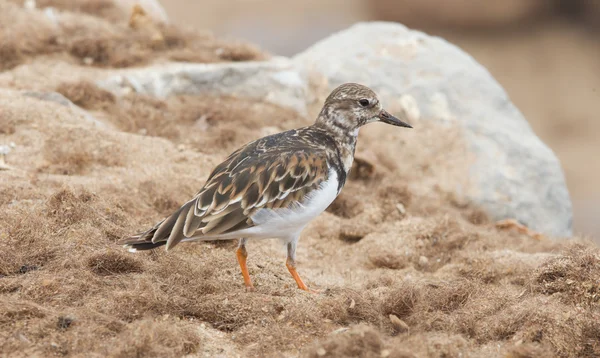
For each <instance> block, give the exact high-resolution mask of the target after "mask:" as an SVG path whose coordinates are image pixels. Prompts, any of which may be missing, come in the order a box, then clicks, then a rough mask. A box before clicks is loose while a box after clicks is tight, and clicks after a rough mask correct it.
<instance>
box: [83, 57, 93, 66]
mask: <svg viewBox="0 0 600 358" xmlns="http://www.w3.org/2000/svg"><path fill="white" fill-rule="evenodd" d="M93 63H94V59H93V58H92V57H85V58H84V59H83V64H84V65H88V66H91V65H92V64H93Z"/></svg>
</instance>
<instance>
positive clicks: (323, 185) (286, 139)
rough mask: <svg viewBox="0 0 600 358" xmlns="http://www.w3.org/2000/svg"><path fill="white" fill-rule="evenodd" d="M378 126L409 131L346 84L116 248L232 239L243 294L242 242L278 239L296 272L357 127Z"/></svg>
mask: <svg viewBox="0 0 600 358" xmlns="http://www.w3.org/2000/svg"><path fill="white" fill-rule="evenodd" d="M371 122H383V123H387V124H391V125H394V126H398V127H407V128H412V127H411V126H410V125H409V124H408V123H406V122H404V121H402V120H400V119H399V118H396V117H394V116H393V115H391V114H389V113H388V112H387V111H385V110H384V109H383V108H382V106H381V103H380V102H379V100H378V99H377V96H376V94H375V93H374V92H373V91H372V90H371V89H369V88H367V87H365V86H362V85H359V84H355V83H346V84H343V85H341V86H339V87H338V88H336V89H335V90H333V92H332V93H331V94H330V95H329V97H327V99H326V100H325V104H324V105H323V109H322V110H321V112H320V113H319V116H318V117H317V120H316V121H315V123H314V124H313V125H311V126H308V127H303V128H299V129H292V130H289V131H285V132H282V133H278V134H274V135H270V136H266V137H263V138H260V139H257V140H255V141H253V142H250V143H248V144H246V145H245V146H243V147H241V148H239V149H238V150H236V151H235V152H233V153H232V154H231V155H229V157H227V159H225V161H224V162H222V163H221V164H219V165H218V166H217V167H216V168H214V170H213V171H212V173H211V174H210V176H209V177H208V179H207V181H206V183H205V184H204V186H203V187H202V189H200V191H199V192H198V193H197V194H196V195H195V196H194V197H193V198H192V199H191V200H190V201H188V202H187V203H185V204H183V205H182V206H181V207H180V208H179V209H177V210H176V211H175V212H174V213H173V214H172V215H170V216H169V217H167V218H165V219H164V220H162V221H161V222H159V223H158V224H156V225H155V226H154V227H152V228H151V229H149V230H147V231H145V232H143V233H140V234H137V235H134V236H131V237H128V238H126V239H124V240H121V242H120V243H121V244H123V245H125V247H127V248H129V249H130V251H138V250H150V249H155V248H157V247H160V246H163V245H165V246H166V249H167V250H170V249H172V248H173V247H175V246H176V245H177V244H179V243H180V242H187V241H208V240H211V241H212V240H232V239H239V246H238V249H237V251H236V254H237V259H238V262H239V264H240V268H241V270H242V275H243V277H244V283H245V286H246V288H247V290H253V289H254V286H253V284H252V281H251V279H250V275H249V274H248V267H247V265H246V259H247V257H248V254H247V251H246V243H247V241H248V240H249V239H263V238H277V239H280V240H282V241H283V242H284V243H285V244H286V246H287V261H286V266H287V268H288V270H289V272H290V273H291V275H292V277H293V278H294V280H295V281H296V283H297V284H298V288H300V289H302V290H307V291H308V288H307V287H306V285H305V284H304V282H303V281H302V279H301V278H300V276H299V275H298V272H297V271H296V245H297V244H298V239H299V238H300V232H301V231H302V229H303V228H304V227H305V226H306V224H308V223H309V222H310V221H311V220H312V219H314V218H315V217H317V216H318V215H319V214H321V213H322V212H323V211H325V209H327V207H328V206H329V204H331V203H332V202H333V200H334V199H335V198H336V197H337V196H338V194H339V193H340V191H341V190H342V188H343V187H344V183H345V182H346V178H347V176H348V173H349V171H350V169H351V167H352V161H353V159H354V150H355V148H356V139H357V136H358V131H359V129H360V127H362V126H364V125H365V124H368V123H371Z"/></svg>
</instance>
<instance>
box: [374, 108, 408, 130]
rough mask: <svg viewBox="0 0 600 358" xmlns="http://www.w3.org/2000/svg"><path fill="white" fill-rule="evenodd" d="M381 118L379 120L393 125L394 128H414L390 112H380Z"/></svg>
mask: <svg viewBox="0 0 600 358" xmlns="http://www.w3.org/2000/svg"><path fill="white" fill-rule="evenodd" d="M377 117H379V120H381V121H382V122H383V123H387V124H391V125H393V126H397V127H406V128H412V126H411V125H410V124H408V123H406V122H402V121H401V120H400V119H398V118H396V117H394V116H392V115H391V114H389V113H388V112H386V111H385V110H383V109H382V110H381V112H379V115H378V116H377Z"/></svg>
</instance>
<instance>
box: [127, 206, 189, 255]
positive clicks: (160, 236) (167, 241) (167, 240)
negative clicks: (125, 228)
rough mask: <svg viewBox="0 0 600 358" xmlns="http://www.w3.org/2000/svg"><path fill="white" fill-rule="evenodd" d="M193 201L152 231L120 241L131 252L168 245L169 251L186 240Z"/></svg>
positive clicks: (155, 226)
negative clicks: (185, 233)
mask: <svg viewBox="0 0 600 358" xmlns="http://www.w3.org/2000/svg"><path fill="white" fill-rule="evenodd" d="M192 205H193V201H189V202H187V203H185V204H184V205H183V206H182V207H180V208H179V209H177V211H175V212H174V213H173V214H172V215H170V216H169V217H167V218H166V219H164V220H163V221H161V222H159V223H158V224H156V225H154V227H152V228H151V229H149V230H147V231H145V232H142V233H139V234H136V235H132V236H130V237H127V238H125V239H122V240H120V241H119V242H118V243H119V244H121V245H124V246H125V247H126V248H128V249H129V251H134V252H135V251H138V250H140V251H141V250H152V249H155V248H157V247H161V246H163V245H167V250H169V249H171V248H173V247H174V246H175V245H177V244H178V243H179V242H181V240H182V239H184V231H183V229H184V228H183V224H184V222H185V219H186V216H187V214H188V212H189V210H190V209H191V210H194V209H193V207H192Z"/></svg>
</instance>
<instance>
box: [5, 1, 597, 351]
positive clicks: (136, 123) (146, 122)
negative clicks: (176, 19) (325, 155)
mask: <svg viewBox="0 0 600 358" xmlns="http://www.w3.org/2000/svg"><path fill="white" fill-rule="evenodd" d="M15 3H19V2H15ZM48 3H51V2H48ZM52 4H53V5H55V6H57V7H59V8H60V9H62V12H59V18H58V19H59V22H58V24H52V23H49V20H48V19H47V18H46V17H45V16H44V15H43V14H42V13H41V12H40V11H37V10H25V9H23V8H21V7H20V6H16V5H14V4H13V3H12V2H8V1H5V0H0V24H1V25H0V26H1V27H0V33H2V34H7V33H8V34H9V35H10V36H7V37H5V38H4V40H3V41H0V46H1V47H0V57H1V60H2V61H0V63H2V64H3V66H4V67H3V68H2V72H0V141H1V142H2V143H10V142H14V143H15V147H14V148H13V151H12V152H11V153H10V154H9V155H8V156H7V158H6V163H5V165H7V166H8V167H9V168H8V169H5V170H0V177H1V178H2V180H0V355H2V356H17V357H18V356H23V357H24V356H44V357H46V356H77V357H79V356H86V357H88V356H111V357H142V356H143V357H168V356H190V357H196V356H198V357H214V356H226V357H235V356H267V357H281V356H304V357H343V356H362V357H460V356H463V357H464V356H471V357H484V356H485V357H506V356H510V357H537V356H547V357H552V356H561V357H593V356H598V355H600V344H599V342H600V336H599V335H598V332H600V323H599V322H600V282H598V277H600V249H598V247H597V246H596V245H595V244H593V243H590V242H589V241H586V240H584V239H582V238H574V239H573V240H571V241H570V242H568V243H565V242H559V241H555V240H553V239H551V238H542V239H540V240H536V239H534V238H532V237H529V236H526V235H521V234H519V233H517V232H515V231H511V230H498V229H497V228H496V226H495V225H494V223H493V222H490V221H489V219H488V218H487V217H486V215H485V214H484V213H482V212H481V211H480V210H478V209H477V208H476V207H472V206H471V205H469V204H468V203H467V202H465V201H464V200H462V199H461V198H459V197H456V196H454V195H452V194H451V192H450V191H449V190H448V188H449V187H451V185H452V183H447V182H446V181H445V180H441V179H440V178H445V177H448V175H447V173H449V172H450V173H451V172H452V171H460V170H463V168H462V166H463V165H465V166H466V165H468V163H466V162H465V163H457V162H455V161H454V162H453V166H452V167H448V165H445V163H447V161H446V160H445V158H447V157H465V155H464V154H465V153H466V148H465V146H464V143H462V142H461V141H460V140H459V138H460V136H459V135H458V134H456V135H452V133H448V130H447V129H444V130H443V131H442V130H441V129H439V128H436V127H435V126H432V125H430V124H427V122H422V123H419V132H418V133H417V132H416V131H407V130H405V131H403V130H396V131H390V130H389V128H386V127H382V126H377V125H373V126H371V127H368V128H365V130H364V131H362V132H361V137H360V140H359V147H358V149H357V158H358V159H359V160H357V161H356V163H355V168H354V172H353V175H352V176H351V178H350V180H349V182H348V183H347V185H346V187H345V188H344V191H343V193H342V195H341V196H340V197H339V199H337V200H336V202H334V204H333V205H332V206H331V207H330V208H329V209H328V211H327V212H326V213H324V214H322V215H321V216H320V217H319V218H318V219H316V220H315V221H314V222H313V223H312V224H310V226H309V227H307V229H306V230H305V232H304V233H303V236H302V239H301V241H300V246H299V249H298V265H299V272H300V274H301V275H302V276H303V277H304V279H305V281H306V282H307V284H308V285H309V286H311V287H313V288H316V289H319V290H321V293H320V294H312V293H306V292H302V291H299V290H298V289H296V288H295V285H294V281H293V280H292V278H291V277H290V275H289V274H288V273H287V270H286V269H285V266H284V260H285V253H284V250H283V248H282V247H280V246H279V244H278V243H277V242H273V241H261V242H252V243H250V244H249V248H248V250H249V255H250V257H249V269H250V274H251V275H252V277H253V279H254V282H255V285H256V287H257V292H254V293H246V292H245V290H244V287H243V281H242V278H241V274H240V272H239V268H238V266H237V262H236V259H235V255H234V249H235V243H232V242H221V243H203V244H184V245H180V246H178V247H177V248H176V249H175V250H173V252H170V253H169V254H167V253H165V252H164V250H156V251H152V252H146V253H137V254H131V253H128V252H126V251H125V250H123V249H122V248H121V247H120V246H118V245H116V242H117V240H118V239H120V238H122V237H124V236H125V235H128V234H132V233H135V232H138V231H140V230H143V229H145V228H147V227H148V226H150V225H153V224H154V223H155V222H156V221H157V220H160V219H161V218H163V217H164V216H165V215H167V214H169V213H170V212H172V211H173V210H174V209H176V208H177V207H178V206H179V205H180V204H181V203H183V202H184V201H185V200H187V199H188V198H189V197H190V196H191V195H193V194H194V193H195V192H196V190H198V188H199V187H200V186H201V185H202V183H203V180H204V178H205V177H206V176H207V175H208V173H209V171H210V170H211V169H212V168H213V167H214V166H215V165H216V164H218V163H219V162H220V161H221V160H222V159H223V158H224V157H225V156H226V155H227V154H229V153H230V152H231V151H232V150H234V149H236V148H237V147H238V146H240V145H242V144H244V143H246V142H247V141H249V140H252V139H254V138H256V137H259V136H262V135H264V134H266V132H269V131H273V130H284V129H288V128H293V127H298V126H303V125H308V124H310V123H311V121H312V120H311V119H310V118H304V117H301V116H299V115H298V114H296V113H295V112H292V111H290V110H286V109H282V108H279V107H277V106H274V105H271V104H267V103H261V102H256V101H248V100H243V99H239V98H229V97H207V96H204V97H186V96H180V97H172V98H168V99H165V100H157V99H154V98H148V97H145V96H141V95H137V94H129V95H126V96H124V97H120V98H117V97H115V96H113V95H112V94H110V93H108V92H105V91H103V90H101V89H99V88H98V87H96V86H95V85H93V83H92V81H93V80H94V79H98V78H102V77H104V76H106V75H107V74H108V73H109V72H110V71H111V69H113V68H117V67H119V68H120V67H127V66H134V65H140V64H145V63H152V62H161V61H167V60H170V59H174V58H185V59H186V60H189V61H199V62H208V61H213V62H214V61H235V60H252V59H254V60H261V59H263V58H266V57H267V55H265V54H263V53H261V52H260V50H257V49H256V48H254V47H253V46H250V45H247V44H243V43H240V42H239V41H236V42H230V41H224V40H220V39H218V38H214V37H212V36H210V35H208V34H206V33H198V32H194V31H192V32H188V31H184V30H181V29H180V28H178V27H176V26H157V25H154V24H152V23H146V22H141V23H140V24H138V25H139V26H138V25H135V26H133V27H132V26H130V25H128V23H127V17H128V16H127V14H121V13H119V11H117V9H115V8H114V7H112V6H111V3H110V2H107V1H99V0H79V1H76V2H70V3H65V2H60V1H56V2H55V3H52ZM74 4H76V5H78V6H74ZM100 5H101V6H100ZM7 39H8V40H7ZM124 44H127V45H128V46H124ZM132 44H135V45H132ZM84 45H85V46H84ZM83 49H85V51H84V50H83ZM217 49H226V50H225V51H223V50H219V51H216V50H217ZM15 54H16V55H15ZM198 54H201V56H198ZM181 56H183V57H181ZM9 60H10V61H9ZM49 91H57V92H59V93H61V94H62V95H63V96H65V97H66V98H69V99H70V100H71V101H72V102H73V103H75V104H76V105H77V106H79V107H74V106H68V105H65V104H64V102H62V103H61V101H60V100H58V101H57V100H56V97H52V96H49V95H48V92H49ZM80 108H83V109H85V110H86V111H87V115H86V112H82V110H81V109H80ZM313 112H314V110H313ZM90 115H91V116H90ZM442 133H443V135H442ZM440 138H441V139H440ZM398 148H400V149H401V150H403V151H404V152H405V153H411V155H410V156H407V157H406V158H405V160H404V161H402V162H401V163H398V162H397V161H395V160H393V158H392V157H391V156H390V155H389V152H390V151H396V150H398ZM450 176H452V175H450Z"/></svg>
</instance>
